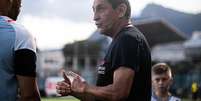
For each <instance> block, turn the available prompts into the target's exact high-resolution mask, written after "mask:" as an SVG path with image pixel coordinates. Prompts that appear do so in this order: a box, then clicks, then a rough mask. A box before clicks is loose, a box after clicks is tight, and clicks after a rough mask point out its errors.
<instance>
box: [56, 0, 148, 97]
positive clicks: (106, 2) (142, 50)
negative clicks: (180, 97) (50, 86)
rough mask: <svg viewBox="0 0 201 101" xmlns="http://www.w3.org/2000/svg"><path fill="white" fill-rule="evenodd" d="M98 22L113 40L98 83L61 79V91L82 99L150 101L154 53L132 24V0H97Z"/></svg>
mask: <svg viewBox="0 0 201 101" xmlns="http://www.w3.org/2000/svg"><path fill="white" fill-rule="evenodd" d="M93 11H94V21H95V24H96V25H97V27H98V30H99V31H100V33H102V34H104V35H106V36H109V37H111V38H112V39H113V41H112V43H111V45H110V47H109V50H108V52H107V54H106V56H105V58H104V62H103V64H101V65H100V66H98V68H97V69H98V78H97V84H96V86H93V85H89V84H88V83H87V82H86V81H82V80H81V78H80V76H76V77H75V78H74V80H73V81H72V82H70V81H69V78H68V77H66V76H64V78H65V81H62V82H58V84H57V87H56V88H57V92H58V93H59V94H60V95H62V96H65V95H72V96H75V97H77V98H78V99H81V100H82V101H150V100H151V56H150V49H149V46H148V43H147V41H146V39H145V37H144V36H143V34H142V33H141V32H140V31H139V30H138V29H137V28H135V27H134V26H133V25H132V24H131V19H130V16H131V8H130V4H129V1H128V0H94V3H93Z"/></svg>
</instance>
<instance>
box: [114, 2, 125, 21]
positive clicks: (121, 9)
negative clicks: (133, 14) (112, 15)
mask: <svg viewBox="0 0 201 101" xmlns="http://www.w3.org/2000/svg"><path fill="white" fill-rule="evenodd" d="M116 10H117V13H118V17H119V18H123V17H124V16H125V14H126V11H127V6H126V4H125V3H122V4H120V5H119V6H118V7H117V8H116Z"/></svg>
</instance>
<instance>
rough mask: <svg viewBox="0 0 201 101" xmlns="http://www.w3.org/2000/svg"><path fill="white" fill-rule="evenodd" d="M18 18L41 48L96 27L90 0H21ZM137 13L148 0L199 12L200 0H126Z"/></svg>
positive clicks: (82, 35) (58, 45) (84, 34)
mask: <svg viewBox="0 0 201 101" xmlns="http://www.w3.org/2000/svg"><path fill="white" fill-rule="evenodd" d="M22 1H23V2H22V4H23V5H22V12H21V14H20V17H19V20H18V21H19V22H20V23H22V24H23V25H24V26H25V27H26V28H27V29H28V30H29V31H30V32H31V33H32V34H33V35H34V36H35V37H36V40H37V45H38V47H39V48H40V49H55V48H57V49H58V48H62V47H63V45H65V44H66V43H70V42H74V41H77V40H83V39H86V38H88V37H89V36H90V35H91V34H92V33H93V32H94V31H95V30H96V26H95V25H94V22H93V12H92V9H91V8H92V4H93V0H22ZM129 1H130V3H131V8H132V15H133V16H134V15H135V16H137V15H139V14H140V12H141V11H142V9H143V8H144V7H146V5H147V4H149V3H156V4H159V5H162V6H164V7H166V8H171V9H175V10H178V11H182V12H186V13H193V14H196V13H200V12H201V7H200V5H201V0H129Z"/></svg>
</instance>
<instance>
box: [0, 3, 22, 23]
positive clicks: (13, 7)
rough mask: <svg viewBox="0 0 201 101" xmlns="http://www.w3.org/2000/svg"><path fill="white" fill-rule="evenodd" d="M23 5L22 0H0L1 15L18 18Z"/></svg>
mask: <svg viewBox="0 0 201 101" xmlns="http://www.w3.org/2000/svg"><path fill="white" fill-rule="evenodd" d="M20 7H21V0H0V15H2V16H7V17H10V18H12V19H13V20H16V19H17V16H18V15H19V12H20Z"/></svg>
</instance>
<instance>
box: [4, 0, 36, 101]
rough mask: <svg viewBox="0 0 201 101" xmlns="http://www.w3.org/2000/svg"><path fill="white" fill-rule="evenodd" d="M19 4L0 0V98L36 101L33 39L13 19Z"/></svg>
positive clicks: (14, 1)
mask: <svg viewBox="0 0 201 101" xmlns="http://www.w3.org/2000/svg"><path fill="white" fill-rule="evenodd" d="M20 6H21V0H0V77H1V82H0V93H1V94H0V100H1V101H40V94H39V91H38V87H37V83H36V44H35V40H34V38H33V37H32V36H31V34H30V33H29V32H28V31H27V30H26V29H25V28H24V27H22V26H21V25H19V24H17V23H16V22H15V20H16V19H17V16H18V14H19V12H20ZM18 90H19V91H18Z"/></svg>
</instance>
